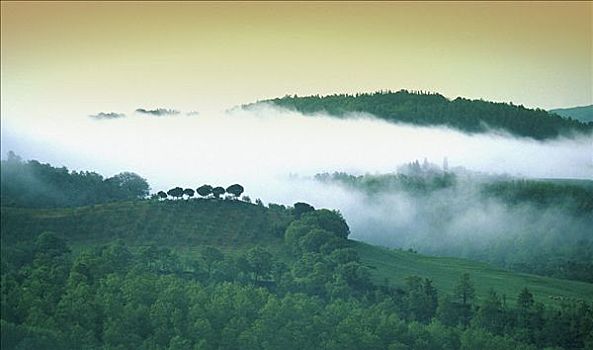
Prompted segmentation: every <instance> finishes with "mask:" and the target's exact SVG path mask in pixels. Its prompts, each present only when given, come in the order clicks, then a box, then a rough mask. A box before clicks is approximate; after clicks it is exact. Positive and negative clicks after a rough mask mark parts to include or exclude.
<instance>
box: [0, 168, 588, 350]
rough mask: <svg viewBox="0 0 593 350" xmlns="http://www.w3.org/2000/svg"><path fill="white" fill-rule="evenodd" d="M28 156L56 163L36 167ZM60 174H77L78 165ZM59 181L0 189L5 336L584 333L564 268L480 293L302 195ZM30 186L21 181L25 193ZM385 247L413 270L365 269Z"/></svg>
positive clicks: (6, 344) (156, 344)
mask: <svg viewBox="0 0 593 350" xmlns="http://www.w3.org/2000/svg"><path fill="white" fill-rule="evenodd" d="M10 162H12V163H10V164H8V165H12V166H15V167H17V168H18V167H27V166H31V164H32V165H33V166H38V165H37V164H38V163H37V162H27V163H23V162H21V161H20V160H18V159H11V160H10ZM6 165H7V163H3V167H2V171H4V170H5V169H7V167H6ZM34 169H36V170H37V171H39V169H43V170H41V172H43V171H46V172H48V173H49V174H53V173H54V172H55V168H52V167H51V166H49V165H44V166H42V167H40V168H34ZM34 174H35V175H36V176H37V175H39V176H41V178H44V179H47V178H48V177H47V176H46V175H43V174H40V173H39V172H36V173H34ZM60 174H61V175H60V176H61V178H67V177H72V178H73V179H79V173H73V172H69V171H67V170H63V171H62V172H60ZM3 176H4V175H3ZM60 176H58V178H60ZM400 178H401V179H403V177H400ZM3 179H9V178H7V177H3ZM326 180H327V179H326ZM3 181H4V180H3ZM390 181H392V180H390ZM398 181H399V180H398ZM398 181H395V182H396V183H400V182H401V181H399V182H398ZM426 181H429V180H428V179H422V178H415V179H413V180H409V181H408V180H405V181H403V183H404V185H403V186H404V187H406V188H407V187H410V188H413V189H414V190H413V191H418V193H421V195H427V194H429V193H430V192H431V191H436V190H437V189H446V188H449V187H451V186H453V184H455V183H457V181H458V180H457V179H456V178H454V177H446V178H444V179H441V180H438V181H434V180H430V181H429V182H428V184H426V183H424V182H426ZM13 183H14V182H13V181H12V180H10V181H9V182H8V183H7V184H3V186H6V188H10V186H11V185H12V184H13ZM64 183H66V184H68V183H70V182H68V181H62V182H47V181H46V182H44V183H43V185H44V186H46V185H48V184H50V185H52V186H53V187H51V188H52V189H54V190H57V191H61V192H66V194H65V197H64V198H68V199H70V200H71V202H68V201H66V202H48V203H49V204H47V205H46V206H47V207H40V206H37V205H27V204H30V203H28V202H26V201H23V200H16V199H12V198H11V197H10V196H11V195H15V196H16V197H17V198H19V196H22V193H21V192H18V191H10V190H9V192H7V194H6V196H5V197H4V194H3V199H2V208H1V210H2V211H1V216H2V220H1V221H0V225H1V226H0V229H1V236H0V237H1V243H2V244H1V254H2V259H1V286H0V298H1V299H0V300H1V320H0V325H1V334H0V339H1V346H2V349H82V348H84V349H293V348H294V349H320V348H324V349H468V350H469V349H485V350H488V349H539V348H549V349H561V348H564V349H584V348H591V347H592V346H593V304H592V300H591V298H590V293H588V292H587V290H590V289H591V288H590V285H586V284H583V283H581V284H575V283H576V282H571V281H566V283H564V284H567V285H570V286H573V287H574V289H575V291H576V288H581V289H582V291H581V292H580V294H570V296H569V294H564V295H563V294H556V296H555V297H554V298H546V299H543V298H542V296H541V295H538V294H537V293H536V292H535V291H536V290H537V291H539V293H543V292H544V291H550V290H551V289H552V288H553V286H559V285H561V284H563V282H562V281H560V282H558V281H556V280H550V279H543V278H541V279H540V278H539V277H537V276H519V275H517V276H512V277H513V278H511V276H510V274H507V275H506V276H508V277H509V278H508V279H507V284H506V285H504V286H502V285H500V284H499V282H495V283H496V284H494V285H492V286H493V287H491V288H489V289H488V290H487V291H484V290H483V287H482V286H480V285H478V284H477V282H476V281H480V283H482V281H483V278H484V273H490V272H487V271H486V270H484V271H481V272H480V271H477V270H475V269H470V268H461V267H460V268H459V269H458V270H451V271H453V274H451V277H447V279H446V280H443V278H442V276H435V277H438V280H439V281H442V282H440V283H443V284H446V286H445V285H438V284H436V283H435V282H434V280H433V279H432V278H430V274H429V273H428V272H427V271H420V270H418V267H419V266H422V265H421V264H420V260H417V261H418V262H419V263H418V264H417V265H414V266H410V265H408V266H404V262H403V260H402V261H399V262H398V260H394V258H393V257H397V256H400V257H403V255H397V252H395V251H394V254H396V255H390V253H385V252H382V251H381V250H380V249H379V248H373V247H372V246H368V245H363V244H360V243H358V242H354V241H351V240H349V239H348V237H349V236H350V227H349V225H348V224H347V222H346V220H345V219H344V218H343V216H342V215H341V214H340V213H339V212H337V211H333V210H328V209H316V208H314V207H313V206H311V205H309V204H307V203H295V204H294V205H293V206H290V207H286V206H283V205H277V204H268V205H264V204H263V203H262V202H261V201H259V200H257V201H256V202H255V203H251V200H250V199H249V198H248V197H245V196H243V197H240V195H241V194H242V193H243V191H244V188H243V187H242V186H241V185H238V184H234V185H231V186H228V187H227V188H226V189H225V188H223V187H221V186H210V185H203V186H200V187H198V188H197V189H196V191H194V190H193V189H183V188H181V187H174V188H172V189H170V190H168V191H166V192H165V191H159V192H157V193H155V194H154V195H153V196H150V197H149V196H146V195H144V193H136V195H134V196H131V198H130V197H126V198H125V199H123V200H115V198H110V199H109V200H108V201H106V202H107V203H103V202H102V201H103V199H101V200H100V201H99V200H96V202H95V203H94V204H92V205H85V206H77V205H76V203H78V202H77V201H79V200H80V197H77V196H76V195H74V194H68V190H69V188H70V187H68V186H65V187H60V185H58V184H64ZM97 183H99V182H88V183H85V182H83V183H82V184H81V185H80V187H78V190H77V191H78V192H76V193H85V191H89V192H92V191H96V190H98V189H101V187H96V186H97ZM86 185H88V186H89V187H90V188H85V186H86ZM39 188H44V187H32V188H29V189H28V191H29V192H28V196H29V198H34V194H35V191H36V190H37V189H39ZM216 188H218V190H215V189H216ZM488 190H489V191H494V192H497V193H498V192H500V193H507V192H505V191H506V190H500V189H499V188H498V187H494V188H491V189H488ZM39 193H40V194H45V193H47V192H43V191H42V192H39ZM196 193H197V195H198V196H197V197H195V196H194V195H195V194H196ZM513 193H514V192H513ZM505 196H507V194H505ZM522 196H524V194H521V195H520V196H518V197H517V198H522ZM42 198H47V197H42ZM5 199H6V201H5ZM91 203H92V202H90V203H86V204H91ZM544 203H545V201H544ZM58 204H59V205H61V206H63V207H62V208H55V207H54V206H56V205H58ZM406 254H409V257H412V258H414V257H415V256H416V254H414V253H406ZM386 257H387V258H389V259H390V261H389V263H390V264H395V268H396V269H397V268H398V265H399V266H400V267H399V269H403V268H408V269H409V268H412V269H413V271H414V272H413V273H410V274H409V275H407V276H406V277H402V278H401V280H397V279H395V277H394V276H395V274H392V275H387V276H385V275H383V277H385V281H381V280H379V279H378V277H379V276H378V275H377V272H379V271H383V273H384V272H385V271H388V270H385V269H383V268H382V265H383V264H386V263H387V262H385V261H384V260H381V259H385V258H386ZM412 261H415V260H412ZM470 265H472V264H471V262H470ZM470 265H467V266H470ZM459 266H462V265H459ZM472 266H473V265H472ZM488 271H490V270H488ZM388 273H389V272H388ZM478 273H481V275H478ZM496 276H497V275H492V276H491V277H492V278H495V281H498V279H496ZM388 278H391V281H388V280H387V279H388ZM511 281H512V283H513V284H512V285H511ZM517 281H524V283H525V284H524V285H522V286H519V285H516V283H517ZM496 287H500V288H498V290H497V288H496ZM509 288H510V289H509ZM501 290H502V291H503V292H501ZM558 290H561V289H558ZM508 293H512V294H508ZM577 295H580V297H578V296H577Z"/></svg>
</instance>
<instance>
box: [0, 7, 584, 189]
mask: <svg viewBox="0 0 593 350" xmlns="http://www.w3.org/2000/svg"><path fill="white" fill-rule="evenodd" d="M592 18H593V3H592V2H490V3H487V2H479V3H478V2H476V3H471V2H459V3H456V2H422V3H417V2H414V3H412V2H364V3H362V2H146V3H143V2H88V1H85V2H10V1H2V2H1V92H0V93H1V112H0V117H1V127H2V128H1V133H2V134H1V136H2V138H1V141H2V142H1V145H2V156H3V157H4V155H5V154H6V152H7V151H8V150H9V149H13V150H15V151H16V152H17V153H19V154H21V155H23V156H24V158H26V159H30V158H35V159H40V160H42V161H50V162H52V164H56V165H66V166H68V167H69V168H74V169H89V170H98V171H102V172H103V173H107V174H106V175H109V174H110V173H113V172H115V171H116V170H117V169H119V170H134V171H138V172H140V173H141V174H143V175H145V176H149V175H150V178H152V179H155V180H153V181H160V182H158V183H160V184H162V185H163V186H164V185H165V184H170V183H171V182H172V181H173V180H174V179H171V178H170V177H169V178H167V177H166V176H165V175H163V174H162V173H158V171H157V170H158V169H159V166H160V165H159V164H158V162H160V161H162V159H163V158H167V157H172V159H175V160H178V161H183V160H184V159H185V161H186V162H188V159H190V158H192V157H193V159H194V160H193V162H195V163H194V164H193V165H192V166H193V167H192V169H195V170H196V171H199V169H200V164H199V162H198V161H197V160H196V159H197V158H198V157H200V156H202V155H200V153H199V152H200V151H203V152H211V154H209V155H208V156H206V158H207V159H211V160H212V161H211V163H210V164H211V166H212V167H213V168H215V169H218V170H217V171H210V172H208V171H209V170H202V172H203V173H205V174H209V175H208V176H211V177H215V176H219V177H220V176H223V175H225V174H226V175H228V174H231V175H233V176H239V175H240V172H237V171H236V169H235V168H233V167H232V164H225V165H223V164H222V163H220V162H218V161H217V160H216V159H218V158H220V157H216V154H220V156H221V157H233V154H234V153H233V152H234V150H236V149H242V153H241V154H240V155H239V158H243V161H242V162H240V164H241V166H243V167H244V168H249V169H251V170H253V171H254V172H253V173H251V174H252V175H253V174H257V168H258V164H263V163H264V162H270V159H271V158H273V161H271V163H272V164H274V166H275V168H274V169H275V170H278V169H284V170H285V171H288V170H289V169H288V165H290V166H294V167H295V169H297V170H301V171H303V172H305V171H308V172H313V171H318V170H319V171H323V170H327V171H332V170H336V169H345V170H353V171H358V172H364V171H386V170H389V169H394V168H395V165H396V164H395V162H396V161H409V160H414V159H415V157H419V158H422V157H423V156H426V155H429V156H431V157H433V158H432V160H435V161H437V162H440V159H441V158H442V157H443V156H445V155H448V156H450V157H451V158H452V159H454V160H455V161H458V163H457V164H460V165H463V164H461V160H465V161H466V163H467V164H465V165H467V166H473V167H475V168H476V169H477V170H496V171H499V172H512V173H529V174H531V175H533V176H546V177H554V176H561V177H590V176H589V175H591V173H592V169H593V168H592V167H593V165H592V164H591V154H590V150H589V148H588V146H590V140H589V139H586V140H577V141H568V143H563V144H562V146H561V147H556V146H554V145H552V146H550V144H546V145H541V144H537V143H536V144H534V143H532V142H529V141H524V142H523V141H522V143H514V142H515V141H513V140H510V139H508V138H507V139H504V140H503V141H500V140H499V139H496V140H499V141H500V142H499V141H496V142H494V141H492V139H491V138H488V137H486V138H485V139H479V140H478V141H476V139H475V138H471V137H466V136H463V135H461V136H460V135H458V134H447V135H445V136H443V135H444V134H443V135H441V134H438V135H440V136H439V137H441V136H442V137H441V138H440V139H439V140H440V141H439V142H443V144H449V145H450V144H451V143H449V141H452V142H453V145H455V147H457V151H456V152H453V151H451V150H449V151H450V152H449V153H448V154H445V153H446V152H438V149H439V147H441V146H440V144H439V143H438V142H433V143H432V144H431V143H430V142H431V141H430V140H431V137H432V136H431V135H432V134H430V131H426V130H425V131H422V132H412V131H410V130H409V129H397V130H393V132H394V133H396V134H397V133H400V134H401V135H404V136H405V137H411V136H409V135H412V134H413V135H416V136H415V137H412V138H410V139H409V141H410V142H409V143H408V144H407V145H404V144H397V143H395V144H394V143H393V142H392V141H391V138H392V137H393V136H392V135H386V134H384V132H385V130H391V129H390V128H389V127H387V126H385V125H383V124H380V123H379V124H377V123H371V124H370V125H367V124H365V123H362V124H356V125H355V126H352V125H350V124H348V123H346V124H343V123H338V122H335V123H333V122H321V123H322V125H317V124H310V123H304V124H303V123H302V122H299V123H294V124H291V123H287V122H284V120H285V119H282V118H281V120H279V121H278V122H270V120H269V118H268V117H266V116H264V117H263V120H264V121H261V120H260V119H261V117H262V115H261V113H260V114H259V116H258V118H260V119H258V120H260V121H255V119H253V118H251V117H253V115H251V116H248V117H245V116H243V118H247V120H251V121H252V122H251V123H240V122H238V121H237V119H233V120H232V122H229V119H228V118H227V117H228V115H226V114H225V113H223V112H222V111H225V110H227V109H229V108H232V107H234V106H237V105H241V104H247V103H251V102H254V101H256V100H261V99H267V98H274V97H280V96H284V95H286V94H291V95H292V94H298V95H309V94H331V93H342V92H348V93H355V92H369V91H376V90H381V89H390V90H399V89H409V90H429V91H433V92H439V93H441V94H443V95H445V96H446V97H449V98H455V97H457V96H463V97H468V98H483V99H485V100H493V101H502V102H513V103H515V104H522V105H525V106H527V107H540V108H544V109H550V108H558V107H571V106H578V105H587V104H592V103H593V91H592V89H593V68H592V65H593V64H592V62H593V48H592V41H593V19H592ZM137 108H144V109H154V108H168V109H175V110H179V111H181V113H180V118H182V117H183V118H190V119H183V120H177V121H174V122H163V121H151V122H146V120H147V119H142V117H141V116H138V115H137V113H136V114H135V112H134V111H135V110H136V109H137ZM192 111H197V112H199V113H198V115H197V116H195V115H194V116H192V117H190V116H187V115H186V113H188V112H192ZM101 112H103V113H112V112H113V113H124V114H126V115H128V116H129V118H126V119H127V120H104V121H97V120H92V119H91V118H89V115H96V114H98V113H101ZM269 112H270V113H272V114H278V113H277V111H269ZM191 118H194V119H191ZM195 118H198V119H195ZM200 118H201V119H200ZM225 118H227V119H225ZM289 119H290V118H289ZM192 120H194V121H196V122H193V121H192ZM290 120H293V119H290ZM324 120H325V119H324ZM117 123H119V124H117ZM307 127H309V128H318V129H316V130H317V131H316V132H312V130H313V129H306V128H307ZM338 127H339V128H344V130H342V131H340V132H337V133H336V131H335V128H338ZM303 128H304V129H303ZM231 129H232V130H231ZM294 130H298V132H297V134H296V135H300V137H301V138H302V139H307V138H313V139H314V142H311V143H309V145H310V147H308V148H307V147H305V149H304V150H302V149H301V148H299V147H295V146H294V145H286V144H283V142H286V141H287V140H289V141H292V142H294V143H297V142H299V140H297V139H296V138H295V136H294ZM357 130H367V131H366V132H365V134H364V137H361V138H360V140H359V141H357V142H355V143H352V146H345V147H346V148H345V149H346V150H351V151H353V152H355V153H354V154H357V156H358V157H359V158H360V159H362V161H359V159H351V158H348V157H349V156H351V155H352V154H353V153H352V152H351V153H348V152H346V151H340V150H339V149H337V148H336V149H335V150H334V152H339V153H333V154H332V153H331V152H330V151H328V152H326V153H323V152H319V154H322V155H324V156H319V154H316V155H315V156H314V157H313V156H312V154H313V153H316V152H318V149H320V148H321V149H322V148H328V147H329V145H332V144H333V145H336V144H338V143H339V142H341V143H340V145H344V144H346V143H348V142H349V140H350V139H352V138H353V137H355V135H356V133H357ZM373 132H374V133H377V134H372V133H373ZM436 132H437V133H439V132H440V131H436ZM227 134H228V135H231V136H227ZM291 135H292V136H291ZM196 138H201V140H210V141H211V142H210V143H205V142H203V141H201V140H196ZM220 140H225V141H224V142H222V141H220ZM254 140H255V141H254ZM258 140H259V141H258ZM456 140H463V141H459V142H458V143H455V142H457V141H456ZM482 141H483V142H482ZM272 142H275V144H272ZM571 142H573V143H571ZM574 142H576V143H574ZM248 143H249V144H250V147H246V146H245V145H246V144H248ZM478 144H479V145H481V146H476V145H478ZM398 145H399V146H401V147H399V149H398V150H397V151H396V150H392V157H387V158H385V159H369V157H368V153H369V152H370V153H372V152H373V151H374V152H376V153H377V154H378V155H379V156H380V155H381V153H380V152H379V151H377V150H381V149H382V148H381V147H386V146H389V147H397V146H398ZM575 145H576V146H575ZM354 146H356V147H359V148H358V149H359V151H357V150H356V148H355V147H354ZM274 147H277V150H276V151H274ZM467 147H477V148H476V149H477V150H478V152H477V153H471V154H470V153H468V152H467ZM550 147H556V148H555V149H556V150H557V151H558V152H559V153H557V155H558V157H561V158H562V159H561V160H562V161H563V162H564V163H562V166H563V167H565V168H564V169H560V171H558V169H559V168H558V163H556V162H551V163H547V162H548V161H550V159H549V158H550V157H548V156H547V154H548V153H547V152H548V151H547V150H548V149H549V148H550ZM225 148H226V149H225ZM334 148H335V147H334ZM441 148H442V147H441ZM519 148H520V149H521V150H522V151H521V152H518V149H519ZM270 149H272V151H270ZM283 149H286V150H287V151H286V152H287V153H286V154H290V155H291V156H292V157H293V158H295V159H297V160H300V161H301V163H298V162H296V163H295V162H292V163H286V164H285V163H283V161H282V159H283V157H284V158H290V157H288V156H287V155H283V153H282V152H283V151H282V150H283ZM328 149H332V148H331V147H330V148H328ZM383 149H384V148H383ZM402 149H406V150H408V151H406V152H403V151H402ZM148 150H151V151H152V153H148ZM362 150H364V151H366V152H367V153H366V154H361V153H360V152H362ZM215 151H218V153H217V152H215ZM253 152H255V153H257V152H260V153H259V154H262V156H261V157H260V158H257V157H255V158H252V157H250V154H252V153H253ZM307 152H308V153H307ZM356 152H359V153H356ZM398 152H399V153H398ZM530 152H531V153H530ZM511 153H513V157H511V158H512V159H510V160H509V159H506V155H508V154H511ZM196 154H197V155H196ZM335 154H339V155H340V157H341V158H340V157H338V158H337V159H338V160H336V159H334V158H335V157H332V156H333V155H335ZM485 154H486V155H489V157H487V156H484V155H485ZM157 155H158V157H160V158H159V159H156V160H155V159H152V160H151V159H149V158H150V157H156V156H157ZM266 157H267V158H266ZM410 158H413V159H410ZM435 158H436V159H435ZM340 159H342V161H340ZM250 162H251V163H250ZM258 162H260V163H258ZM505 162H506V164H510V165H509V166H504V164H505ZM227 163H228V162H227ZM231 163H232V162H231ZM583 163H584V164H583ZM254 164H255V165H254ZM501 164H502V165H501ZM304 165H306V166H304ZM324 165H326V169H323V166H324ZM528 165H530V166H531V167H529V166H528ZM126 166H128V167H130V168H131V169H123V167H126ZM497 167H499V168H497ZM330 168H331V169H330ZM160 169H161V171H162V168H160ZM287 169H288V170H287ZM142 171H144V172H142ZM270 171H271V170H270ZM175 175H179V176H181V175H187V174H179V172H177V173H175ZM204 176H206V175H204ZM229 177H230V175H229Z"/></svg>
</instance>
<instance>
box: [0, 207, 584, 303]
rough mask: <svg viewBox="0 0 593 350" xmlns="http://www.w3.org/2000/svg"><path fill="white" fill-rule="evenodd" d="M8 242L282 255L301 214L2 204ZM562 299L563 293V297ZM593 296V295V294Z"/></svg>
mask: <svg viewBox="0 0 593 350" xmlns="http://www.w3.org/2000/svg"><path fill="white" fill-rule="evenodd" d="M1 214H2V221H1V226H0V228H1V230H2V243H3V251H4V248H6V247H10V246H12V245H15V244H16V245H18V244H19V242H31V241H33V240H34V239H35V237H36V236H37V235H39V234H40V233H42V232H46V231H49V232H54V233H56V234H57V235H58V236H59V237H62V238H64V239H65V240H67V241H68V242H69V243H70V244H71V245H72V246H74V247H84V246H88V245H97V244H105V243H109V242H111V241H113V240H115V239H122V240H123V241H124V242H126V243H127V244H129V245H131V246H145V245H149V244H156V245H158V246H165V247H169V248H173V249H175V250H177V251H179V252H180V253H182V254H184V255H187V254H189V255H190V256H191V255H194V254H195V253H196V252H198V251H199V250H200V249H201V247H203V246H204V245H212V246H216V247H218V248H219V249H221V250H222V251H238V252H241V251H245V250H247V249H249V248H250V247H254V246H257V245H262V246H266V247H267V248H268V249H270V250H272V251H276V252H278V253H280V254H286V253H283V252H282V249H280V248H281V246H282V242H283V238H284V232H285V230H286V228H287V227H288V225H289V223H290V222H291V221H292V220H294V216H293V214H292V213H291V212H290V211H289V210H287V209H285V208H284V207H282V206H275V205H272V206H271V208H267V207H263V206H258V205H254V204H250V203H245V202H241V201H236V200H212V199H210V200H205V199H197V200H189V201H187V200H176V201H173V200H169V201H153V200H150V201H149V200H145V201H135V202H118V203H110V204H104V205H95V206H87V207H80V208H68V209H21V208H8V207H3V208H2V209H1ZM352 244H353V247H354V248H355V249H356V250H357V251H358V252H359V254H360V256H361V258H362V262H363V263H364V264H365V265H366V266H368V267H370V268H371V270H370V271H371V275H372V276H374V277H375V279H376V280H377V281H378V282H381V283H382V282H383V281H384V279H385V278H387V279H388V280H389V281H390V282H391V283H393V284H394V285H402V284H403V282H404V280H405V278H406V277H407V276H410V275H419V276H423V277H427V278H431V279H432V280H433V281H434V282H435V286H436V287H437V288H438V289H440V290H441V291H443V292H447V293H448V292H451V289H452V286H453V285H454V284H455V281H456V279H457V277H458V276H459V275H461V274H462V273H464V272H470V273H471V274H472V276H474V275H475V279H476V281H477V282H478V283H479V285H478V293H479V295H481V296H484V295H485V294H486V292H487V291H488V290H489V289H490V288H492V289H495V290H497V291H500V292H501V293H504V294H505V295H507V296H509V298H511V299H513V298H514V297H515V296H516V295H517V294H518V292H519V291H520V290H521V288H523V287H528V288H529V289H530V290H533V291H534V292H535V294H536V295H537V299H538V301H541V302H543V303H545V304H549V303H556V302H557V299H555V298H562V297H568V298H577V299H592V297H591V296H592V295H593V284H590V283H580V282H572V281H566V280H558V279H552V278H545V277H539V276H535V275H527V274H515V273H510V272H505V271H502V270H499V269H496V268H494V267H491V266H489V265H487V264H483V263H477V262H473V261H470V260H464V259H455V258H439V257H427V256H424V255H420V254H413V253H408V252H401V251H390V250H387V249H384V248H380V247H375V246H371V245H367V244H363V243H358V242H353V243H352ZM558 300H559V299H558ZM592 300H593V299H592Z"/></svg>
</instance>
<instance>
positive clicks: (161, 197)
mask: <svg viewBox="0 0 593 350" xmlns="http://www.w3.org/2000/svg"><path fill="white" fill-rule="evenodd" d="M156 195H157V196H158V197H159V198H160V199H167V194H166V193H165V191H158V192H157V194H156Z"/></svg>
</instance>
